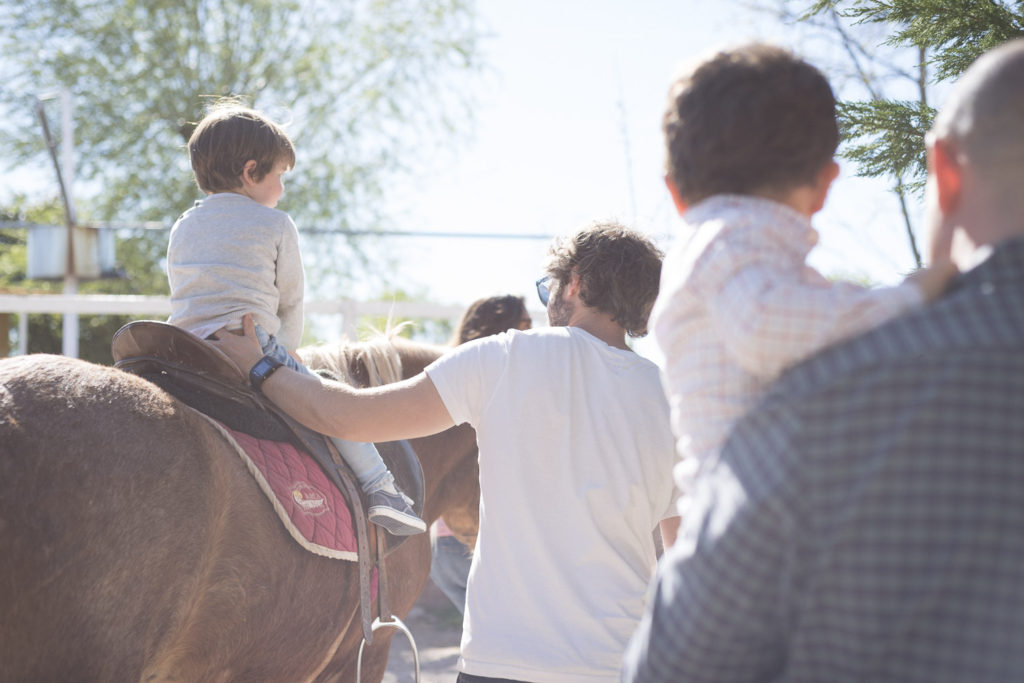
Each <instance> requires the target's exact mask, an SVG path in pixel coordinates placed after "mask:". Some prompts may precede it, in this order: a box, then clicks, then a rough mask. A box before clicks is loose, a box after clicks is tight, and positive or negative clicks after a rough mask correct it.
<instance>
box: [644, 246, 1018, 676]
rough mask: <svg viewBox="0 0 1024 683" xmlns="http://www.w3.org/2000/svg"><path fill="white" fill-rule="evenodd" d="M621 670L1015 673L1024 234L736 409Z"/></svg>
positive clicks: (774, 673)
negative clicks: (745, 409) (947, 288)
mask: <svg viewBox="0 0 1024 683" xmlns="http://www.w3.org/2000/svg"><path fill="white" fill-rule="evenodd" d="M624 679H625V680H629V681H673V682H676V681H678V682H682V681H788V682H792V683H796V682H800V683H802V682H810V681H815V682H819V681H829V682H844V681H893V682H895V681H900V682H901V683H906V682H911V683H913V682H916V681H920V682H922V683H924V682H928V683H935V682H937V681H964V682H968V681H969V682H971V683H979V682H980V683H986V682H989V681H991V682H996V681H999V682H1000V683H1002V682H1005V681H1024V239H1021V240H1014V241H1011V242H1008V243H1004V244H1003V245H1001V246H1000V247H999V248H997V249H995V250H994V252H993V253H992V255H991V256H990V257H989V258H988V259H987V260H985V261H984V262H982V263H981V264H980V265H978V266H977V267H975V268H974V269H972V270H970V271H968V272H967V273H965V274H964V275H962V276H961V277H960V278H958V279H957V281H956V283H955V284H954V288H953V290H952V291H951V292H950V293H949V294H948V295H947V296H946V297H944V298H943V299H941V300H940V301H939V302H937V303H936V304H934V305H932V306H930V307H927V308H923V309H918V310H916V311H914V312H912V313H910V314H908V315H906V316H904V317H902V318H899V319H897V320H894V321H892V322H890V323H889V324H887V325H884V326H883V327H881V328H878V329H876V330H874V331H872V332H869V333H867V334H865V335H863V336H860V337H858V338H856V339H854V340H852V341H849V342H847V343H844V344H842V345H840V346H837V347H833V348H831V349H829V350H827V351H825V352H824V353H822V354H820V355H818V356H816V357H814V358H812V359H811V360H809V361H807V362H805V363H803V364H802V365H800V366H798V367H796V368H794V369H793V370H791V371H790V372H788V373H786V374H785V375H783V377H782V378H781V379H780V380H779V382H778V383H776V385H775V386H774V387H773V388H772V389H771V390H770V391H769V392H768V395H767V396H766V397H765V400H763V401H762V402H761V403H760V404H759V405H758V406H757V407H756V408H755V409H754V410H753V411H752V412H751V413H750V414H748V415H747V416H746V417H745V418H744V419H743V420H741V421H740V423H739V424H738V425H737V427H736V429H735V430H734V431H733V432H732V435H731V437H730V439H729V440H728V441H727V443H726V446H725V449H724V451H723V454H722V457H721V460H720V461H718V462H717V463H716V464H715V465H714V466H713V467H711V468H709V469H708V470H707V471H706V472H705V473H704V474H703V475H702V477H701V478H700V479H699V480H698V482H697V483H696V486H695V490H694V497H693V501H692V507H690V508H688V509H687V511H686V512H685V513H684V517H683V528H682V529H681V530H680V538H679V541H678V542H677V545H676V546H674V547H673V548H672V549H671V550H670V552H669V553H668V554H667V555H666V556H665V557H664V558H663V560H662V564H661V566H660V567H659V571H658V576H657V579H656V582H655V584H654V585H653V586H652V592H651V595H650V596H649V601H648V612H647V615H646V616H645V618H644V620H643V623H642V624H641V627H640V629H639V630H638V631H637V634H636V636H635V637H634V639H633V642H632V644H631V646H630V649H629V651H628V652H627V654H626V662H625V668H624Z"/></svg>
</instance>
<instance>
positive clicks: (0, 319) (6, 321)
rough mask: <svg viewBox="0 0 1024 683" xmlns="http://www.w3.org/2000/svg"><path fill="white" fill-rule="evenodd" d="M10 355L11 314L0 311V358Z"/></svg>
mask: <svg viewBox="0 0 1024 683" xmlns="http://www.w3.org/2000/svg"><path fill="white" fill-rule="evenodd" d="M9 355H11V314H10V313H0V358H7V356H9Z"/></svg>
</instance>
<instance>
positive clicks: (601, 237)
mask: <svg viewBox="0 0 1024 683" xmlns="http://www.w3.org/2000/svg"><path fill="white" fill-rule="evenodd" d="M662 258H664V254H663V253H662V252H661V250H660V249H658V248H657V247H656V246H654V243H653V242H652V241H651V240H650V239H648V238H647V237H645V236H644V235H642V234H640V233H639V232H636V231H635V230H630V229H629V228H626V227H625V226H623V225H621V224H619V223H615V222H595V223H593V224H592V225H591V226H589V227H587V228H584V229H582V230H580V231H579V232H577V233H576V234H575V235H572V236H571V237H564V238H560V239H556V240H555V241H554V242H553V243H552V244H551V247H550V248H549V249H548V258H547V263H546V271H547V274H548V275H549V276H551V278H552V279H553V280H556V281H557V282H558V283H560V284H564V283H566V282H568V281H569V280H570V279H572V275H573V274H575V275H577V276H579V279H580V299H581V300H582V301H583V303H584V304H585V305H587V306H589V307H591V308H595V309H597V310H599V311H601V312H603V313H607V314H608V315H610V316H611V317H612V320H614V321H615V322H617V323H618V324H619V325H622V327H623V328H625V330H626V333H627V334H629V336H631V337H642V336H644V335H645V334H647V319H648V317H650V315H651V308H652V307H653V306H654V300H655V299H656V298H657V296H658V284H659V282H660V280H661V260H662Z"/></svg>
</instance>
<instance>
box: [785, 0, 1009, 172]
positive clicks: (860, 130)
mask: <svg viewBox="0 0 1024 683" xmlns="http://www.w3.org/2000/svg"><path fill="white" fill-rule="evenodd" d="M828 13H834V15H835V16H838V17H841V18H844V19H849V20H851V21H853V22H854V23H858V24H879V25H883V26H884V27H885V28H886V30H887V31H888V33H889V35H888V38H886V39H885V40H884V44H885V45H888V46H891V47H895V48H913V49H915V50H916V51H917V53H918V55H919V64H918V69H919V74H918V81H919V85H920V89H919V93H918V95H919V97H918V99H917V100H914V101H908V100H897V99H891V98H887V97H885V96H884V95H882V94H881V93H879V92H875V93H873V95H874V96H873V97H872V99H870V100H866V101H851V102H842V103H841V104H840V107H839V115H840V122H841V125H842V128H843V137H844V139H846V140H847V142H848V144H847V146H846V147H845V148H844V151H843V154H844V156H845V157H847V158H849V159H851V160H853V161H855V162H857V164H858V168H859V172H860V174H861V175H864V176H868V177H878V176H885V175H891V176H895V177H897V178H905V179H907V180H908V181H909V185H908V186H909V188H910V189H912V190H914V191H920V189H921V188H922V187H923V184H924V178H925V175H926V163H925V150H924V134H925V133H926V132H927V131H928V129H929V128H930V127H931V124H932V121H933V119H934V118H935V113H936V112H935V109H934V108H933V107H932V106H931V105H930V104H929V102H928V94H927V92H928V91H927V85H928V84H930V83H937V82H943V81H954V80H956V78H957V77H958V76H959V75H960V74H962V73H963V72H964V71H965V70H966V69H967V67H968V66H970V65H971V63H972V62H973V61H974V60H975V59H977V58H978V57H979V56H980V55H981V54H983V53H984V52H986V51H988V50H990V49H992V48H994V47H996V46H997V45H1000V44H1002V43H1004V42H1006V41H1007V40H1011V39H1013V38H1018V37H1021V36H1024V9H1022V3H1019V2H998V1H997V0H984V1H982V2H979V1H978V0H887V1H883V0H819V1H818V2H816V3H814V5H812V6H811V7H810V8H809V9H808V11H807V12H806V13H805V14H804V16H803V19H804V20H808V19H811V18H813V17H815V16H820V15H826V14H828ZM929 71H931V72H932V75H930V76H929Z"/></svg>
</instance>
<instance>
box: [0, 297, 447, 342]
mask: <svg viewBox="0 0 1024 683" xmlns="http://www.w3.org/2000/svg"><path fill="white" fill-rule="evenodd" d="M305 310H306V313H307V314H333V315H340V316H342V320H343V327H342V329H343V332H344V334H345V336H347V337H348V338H349V339H356V338H357V337H358V334H357V333H358V330H357V323H358V320H359V318H360V316H364V315H371V316H382V317H387V316H390V317H392V318H394V319H396V320H408V319H417V318H441V319H446V320H450V321H452V323H453V325H454V324H455V323H456V322H457V321H458V320H459V318H460V317H461V316H462V313H463V311H464V308H463V307H462V306H446V305H440V304H430V303H422V302H410V301H356V300H354V299H333V300H328V301H311V302H306V306H305ZM170 312H171V304H170V300H169V299H168V298H167V297H164V296H124V295H121V296H114V295H105V294H90V295H86V294H0V313H16V314H18V348H17V353H18V354H25V353H28V315H24V314H28V313H58V314H62V315H132V316H150V315H151V316H153V318H154V319H161V320H162V319H165V318H166V317H167V316H168V315H169V314H170Z"/></svg>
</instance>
